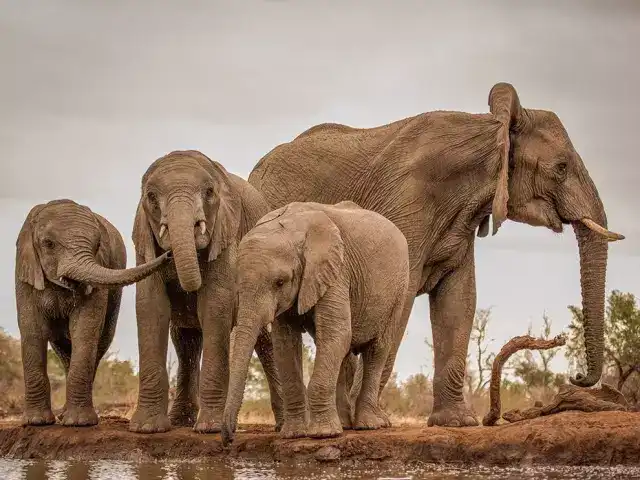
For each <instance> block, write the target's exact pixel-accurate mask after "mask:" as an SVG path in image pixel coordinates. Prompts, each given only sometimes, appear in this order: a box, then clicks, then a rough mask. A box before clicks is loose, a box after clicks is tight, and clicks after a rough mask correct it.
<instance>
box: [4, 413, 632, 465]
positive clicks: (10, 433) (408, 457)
mask: <svg viewBox="0 0 640 480" xmlns="http://www.w3.org/2000/svg"><path fill="white" fill-rule="evenodd" d="M228 455H231V456H239V457H244V458H255V459H260V460H271V459H272V460H285V459H295V460H314V459H315V460H317V461H340V462H344V461H358V460H379V461H385V460H389V461H396V462H397V461H401V462H411V461H422V462H435V463H440V462H454V463H458V462H460V463H467V462H472V463H480V464H487V465H533V464H548V465H640V413H637V412H636V413H630V412H598V413H583V412H564V413H560V414H556V415H551V416H548V417H540V418H536V419H533V420H527V421H522V422H517V423H514V424H505V425H499V426H495V427H473V428H441V427H426V426H415V425H411V426H400V427H394V428H390V429H384V430H379V431H373V432H371V431H369V432H355V431H347V432H345V433H344V434H343V435H342V436H341V437H338V438H334V439H325V440H312V439H307V438H303V439H295V440H283V439H280V438H279V437H278V435H277V434H276V433H275V432H274V431H273V427H271V426H269V425H240V426H239V431H238V433H237V434H236V439H235V441H234V443H233V445H232V446H231V447H230V448H229V449H224V448H223V447H222V445H221V443H220V435H218V434H213V435H200V434H197V433H195V432H193V431H192V430H191V429H189V428H177V429H174V430H172V431H170V432H167V433H160V434H153V435H145V434H135V433H131V432H129V431H128V430H127V420H125V419H122V418H102V419H101V421H100V425H98V426H96V427H85V428H74V427H62V426H60V425H52V426H48V427H22V426H20V424H19V423H18V422H1V423H0V456H4V457H8V458H20V459H31V458H34V459H35V458H39V459H57V460H98V459H105V460H107V459H118V460H131V461H140V462H145V461H152V460H157V459H170V458H182V459H194V458H202V457H223V456H228Z"/></svg>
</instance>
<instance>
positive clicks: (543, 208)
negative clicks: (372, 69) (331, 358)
mask: <svg viewBox="0 0 640 480" xmlns="http://www.w3.org/2000/svg"><path fill="white" fill-rule="evenodd" d="M489 108H490V111H491V113H489V114H471V113H464V112H449V111H436V112H429V113H423V114H420V115H416V116H414V117H409V118H405V119H403V120H399V121H396V122H393V123H390V124H388V125H383V126H380V127H376V128H364V129H358V128H352V127H349V126H346V125H340V124H335V123H327V124H321V125H316V126H314V127H312V128H310V129H308V130H307V131H305V132H303V133H302V134H300V135H299V136H298V137H296V138H295V139H294V140H293V141H291V142H289V143H285V144H282V145H279V146H277V147H275V148H274V149H273V150H272V151H271V152H269V153H267V154H266V155H265V156H264V157H263V158H262V159H261V160H260V162H259V163H258V164H257V165H256V167H255V168H254V169H253V171H252V172H251V174H250V175H249V183H251V184H252V185H253V186H255V187H256V188H257V189H258V190H259V191H260V192H261V193H262V194H263V196H264V198H265V199H266V201H267V202H268V203H269V205H270V206H271V208H273V209H276V208H279V207H281V206H283V205H286V204H288V203H290V202H294V201H315V202H320V203H329V204H333V203H336V202H340V201H343V200H351V201H354V202H356V203H357V204H358V205H360V206H361V207H363V208H366V209H369V210H373V211H375V212H378V213H380V214H382V215H384V216H385V217H386V218H388V219H390V220H391V221H392V222H393V223H395V224H396V225H397V226H398V228H400V230H401V231H402V232H403V233H404V235H405V237H406V238H407V242H408V244H409V256H410V265H411V274H410V280H409V292H410V295H409V298H408V300H407V303H406V305H405V310H404V314H403V315H404V317H405V318H408V317H409V313H410V312H411V308H412V306H413V301H414V298H415V296H417V295H422V294H425V293H427V294H429V302H430V315H431V324H432V332H433V345H434V357H435V372H434V385H433V394H434V404H433V411H432V413H431V416H430V417H429V421H428V423H429V425H446V426H470V425H477V420H476V418H475V415H474V413H473V412H472V411H471V410H470V409H469V408H468V407H467V405H465V403H464V400H463V395H462V387H463V380H464V374H465V364H466V362H465V360H466V355H467V348H468V343H469V335H470V331H471V326H472V323H473V315H474V311H475V308H476V285H475V260H474V237H475V232H477V235H478V236H479V237H484V236H486V235H487V234H488V232H489V218H490V216H491V217H492V218H493V234H495V233H496V232H497V230H498V228H499V227H500V225H501V224H502V223H503V222H504V221H505V220H506V219H510V220H513V221H517V222H522V223H527V224H529V225H533V226H542V227H546V228H548V229H550V230H552V231H554V232H557V233H559V232H562V230H563V226H564V225H571V226H572V227H573V229H574V231H575V234H576V237H577V240H578V251H579V257H580V283H581V287H582V307H583V312H584V315H585V344H586V354H587V363H588V371H587V373H586V375H583V374H580V375H578V376H577V377H576V378H572V379H571V381H572V383H574V384H575V385H579V386H583V387H589V386H592V385H594V384H595V383H596V382H597V381H598V380H599V379H600V375H601V372H602V360H603V317H604V295H605V277H606V267H607V246H608V243H607V242H608V241H613V240H619V239H622V238H624V237H623V236H622V235H619V234H616V233H613V232H609V231H608V230H606V227H607V217H606V214H605V210H604V207H603V204H602V201H601V200H600V196H599V194H598V191H597V189H596V186H595V185H594V183H593V181H592V180H591V178H590V177H589V172H588V171H587V169H586V167H585V166H584V164H583V162H582V159H581V157H580V155H579V154H578V152H577V151H576V150H575V149H574V147H573V145H572V143H571V140H570V139H569V136H568V134H567V132H566V130H565V128H564V126H563V125H562V122H561V121H560V119H559V118H558V117H557V115H556V114H555V113H553V112H550V111H545V110H532V109H525V108H523V107H521V105H520V101H519V99H518V95H517V93H516V91H515V89H514V88H513V86H511V85H510V84H508V83H498V84H496V85H495V86H494V87H493V88H492V89H491V92H490V94H489ZM603 160H605V161H606V160H608V159H603ZM394 360H395V359H394V358H393V356H391V357H390V358H389V362H390V364H391V365H392V364H393V361H394ZM351 371H353V369H351ZM386 380H387V378H385V377H383V379H382V381H383V383H386ZM349 382H350V380H349V381H348V383H349ZM354 387H355V385H354Z"/></svg>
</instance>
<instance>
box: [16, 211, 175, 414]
mask: <svg viewBox="0 0 640 480" xmlns="http://www.w3.org/2000/svg"><path fill="white" fill-rule="evenodd" d="M16 247H17V251H16V304H17V310H18V324H19V327H20V339H21V343H22V364H23V368H24V382H25V412H24V422H23V423H24V424H27V425H48V424H52V423H54V422H55V418H54V416H53V413H52V412H51V395H50V386H49V379H48V377H47V342H51V346H52V347H53V350H54V351H55V353H56V354H57V355H58V357H59V358H60V361H61V362H62V365H63V367H64V371H65V374H66V377H67V388H66V396H67V398H66V403H65V407H64V409H63V413H62V414H61V417H60V418H61V420H62V423H63V424H64V425H75V426H82V425H95V424H97V423H98V416H97V414H96V412H95V410H94V408H93V398H92V389H93V380H94V377H95V373H96V368H97V366H98V363H99V362H100V359H101V358H102V356H103V355H104V354H105V352H106V351H107V349H108V348H109V345H110V344H111V341H112V340H113V334H114V333H115V328H116V322H117V319H118V311H119V309H120V299H121V297H122V287H123V286H124V285H129V284H131V283H134V282H137V281H138V280H141V279H142V278H144V277H146V276H148V275H150V274H151V273H153V272H154V271H155V270H156V269H157V268H159V267H160V266H161V265H162V264H164V263H165V262H166V261H168V254H165V255H163V256H161V257H159V258H156V259H154V260H153V261H152V262H149V263H148V264H144V265H140V266H138V267H136V268H131V269H125V266H126V264H127V254H126V250H125V247H124V242H123V241H122V237H121V236H120V233H119V232H118V231H117V230H116V229H115V227H114V226H113V225H111V223H109V222H108V221H107V220H105V219H104V218H103V217H101V216H100V215H98V214H97V213H94V212H92V211H91V210H90V209H89V208H88V207H85V206H83V205H79V204H77V203H75V202H73V201H71V200H53V201H51V202H49V203H47V204H40V205H36V206H35V207H33V208H32V209H31V211H30V212H29V214H28V216H27V218H26V220H25V222H24V224H23V225H22V229H21V230H20V234H19V236H18V241H17V243H16Z"/></svg>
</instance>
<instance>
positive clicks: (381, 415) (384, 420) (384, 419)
mask: <svg viewBox="0 0 640 480" xmlns="http://www.w3.org/2000/svg"><path fill="white" fill-rule="evenodd" d="M374 412H375V414H376V415H377V416H378V419H379V420H380V423H381V426H382V428H390V427H391V419H390V418H389V415H387V412H385V411H384V410H383V409H382V407H381V406H380V405H376V406H375V407H374Z"/></svg>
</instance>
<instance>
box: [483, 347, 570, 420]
mask: <svg viewBox="0 0 640 480" xmlns="http://www.w3.org/2000/svg"><path fill="white" fill-rule="evenodd" d="M565 343H566V338H565V337H564V336H563V335H558V336H557V337H555V338H552V339H544V338H534V337H532V336H530V335H522V336H519V337H514V338H512V339H511V340H509V341H508V342H507V343H506V344H505V345H504V346H503V347H502V348H501V349H500V353H498V355H496V358H495V359H494V360H493V367H492V368H491V384H490V386H489V402H490V408H489V412H488V413H487V414H486V415H485V416H484V418H483V419H482V424H483V425H485V426H491V425H495V423H496V422H497V421H498V419H499V418H500V411H501V409H502V405H501V403H500V383H501V381H502V367H503V366H504V364H505V363H506V362H507V360H509V357H511V355H513V354H514V353H516V352H518V351H520V350H525V349H527V350H548V349H550V348H555V347H560V346H562V345H564V344H565Z"/></svg>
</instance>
